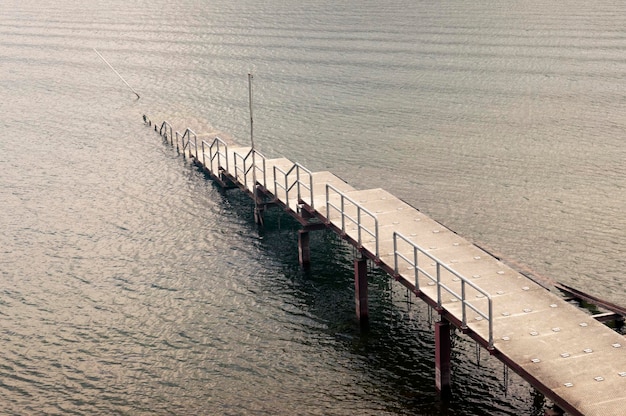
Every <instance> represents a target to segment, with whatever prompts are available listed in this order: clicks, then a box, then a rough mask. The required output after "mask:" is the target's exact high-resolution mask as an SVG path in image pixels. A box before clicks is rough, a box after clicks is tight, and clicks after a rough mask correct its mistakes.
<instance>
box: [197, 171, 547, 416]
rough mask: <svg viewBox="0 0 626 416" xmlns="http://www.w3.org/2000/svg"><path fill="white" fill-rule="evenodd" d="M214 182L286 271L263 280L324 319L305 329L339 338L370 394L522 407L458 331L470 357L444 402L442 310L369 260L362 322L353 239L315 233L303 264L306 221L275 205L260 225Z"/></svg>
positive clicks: (397, 404)
mask: <svg viewBox="0 0 626 416" xmlns="http://www.w3.org/2000/svg"><path fill="white" fill-rule="evenodd" d="M207 179H208V177H207ZM214 186H216V187H217V188H218V189H219V190H220V195H221V196H222V198H223V200H222V202H223V203H224V204H226V205H228V212H229V215H234V216H236V217H237V218H239V219H240V220H242V221H243V222H244V223H247V224H248V226H249V227H250V228H251V229H256V230H255V233H258V239H257V240H256V245H257V246H258V247H257V248H258V249H259V250H260V251H261V252H262V253H267V254H268V257H269V258H271V259H272V260H271V261H273V262H275V264H276V265H277V266H278V268H279V269H280V270H281V274H282V278H278V279H277V280H276V279H268V280H267V281H264V282H263V284H264V285H268V286H269V287H268V288H267V289H268V290H270V291H276V292H283V293H282V295H284V296H287V297H296V298H297V302H298V303H299V304H300V305H305V306H304V307H305V309H306V313H307V314H308V315H309V316H311V317H313V319H314V320H315V321H316V322H318V323H320V324H321V325H320V326H315V327H307V328H303V329H302V330H305V331H316V332H317V335H313V337H314V338H315V337H317V338H320V337H324V338H325V339H332V340H333V342H332V348H334V349H335V350H336V351H338V352H340V353H342V354H347V355H348V357H349V359H350V360H351V361H352V362H353V368H354V369H355V371H358V372H359V373H360V375H361V376H363V375H365V376H366V379H367V385H366V386H365V387H364V388H365V389H366V390H367V394H368V395H371V396H374V397H377V400H378V401H381V402H383V403H385V408H386V410H387V411H388V412H390V413H392V414H419V415H425V416H426V415H466V414H471V415H479V414H496V413H497V414H511V415H513V414H517V413H519V411H518V410H515V409H514V407H515V406H517V405H519V404H520V403H514V404H510V403H508V402H507V397H506V394H504V393H502V391H499V389H500V387H499V386H500V384H501V380H500V379H499V376H500V374H494V371H492V369H490V368H483V369H480V370H479V371H476V367H477V366H476V365H474V364H467V361H468V357H467V354H468V351H471V350H472V348H473V343H472V342H471V341H469V340H468V339H467V338H465V337H464V336H463V335H461V334H459V333H458V332H456V331H454V332H453V337H454V339H453V343H454V345H455V350H454V357H453V360H455V362H457V363H463V364H462V365H459V366H457V367H456V369H455V370H454V374H453V383H454V385H455V387H458V388H455V391H454V396H453V397H452V399H451V401H450V402H443V401H442V400H441V399H440V396H439V395H438V393H437V391H436V389H435V386H434V372H435V371H434V334H433V333H434V329H433V324H434V321H435V320H436V317H435V316H433V315H436V314H433V312H432V311H430V310H429V308H428V306H427V305H425V304H424V303H422V302H421V301H420V300H419V299H415V298H414V297H412V296H410V295H409V294H408V292H407V291H406V290H405V288H404V287H402V286H401V285H399V284H396V283H395V282H394V281H393V280H392V279H390V277H389V276H388V275H387V274H386V273H385V272H383V271H382V270H380V269H377V268H376V267H373V266H372V265H371V264H370V268H369V273H368V275H369V279H368V283H369V299H368V302H369V313H370V323H369V326H368V328H367V329H362V328H361V327H360V325H359V323H358V322H357V320H356V314H355V306H354V282H353V263H352V261H353V258H354V251H353V250H354V249H353V248H352V247H351V246H349V245H347V244H345V243H344V242H343V241H342V240H341V239H340V238H339V237H338V236H336V235H335V234H334V233H332V232H330V231H317V232H312V234H311V241H310V243H311V257H312V264H311V266H310V267H309V268H306V269H303V268H301V267H300V265H299V263H298V242H297V231H298V230H299V229H300V225H299V224H298V223H297V222H296V221H295V220H294V219H293V218H291V217H290V216H288V215H285V214H284V212H282V210H280V209H277V208H273V209H269V210H267V211H266V212H265V217H264V226H263V227H257V226H256V225H255V224H254V221H253V209H254V207H253V204H252V201H251V200H250V198H249V197H248V196H247V195H245V194H244V193H243V192H240V191H239V190H237V189H232V190H222V189H221V188H219V185H217V184H215V183H214ZM272 286H273V287H272ZM485 354H486V353H485ZM454 365H455V364H454V363H453V366H454ZM477 396H478V397H477ZM532 408H534V409H535V410H533V411H531V413H532V414H539V413H538V412H540V411H541V409H542V408H543V403H539V402H538V401H537V400H536V398H535V399H533V405H532ZM494 412H495V413H494Z"/></svg>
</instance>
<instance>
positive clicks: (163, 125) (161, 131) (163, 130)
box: [155, 121, 174, 145]
mask: <svg viewBox="0 0 626 416" xmlns="http://www.w3.org/2000/svg"><path fill="white" fill-rule="evenodd" d="M155 127H156V126H155ZM168 131H169V133H170V134H169V136H168V134H167V132H168ZM159 134H160V135H161V137H163V138H164V139H165V140H167V139H168V138H169V139H170V144H171V145H174V135H173V134H172V126H171V124H170V123H168V122H167V121H164V122H163V123H161V128H160V129H159Z"/></svg>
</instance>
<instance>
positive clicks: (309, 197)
mask: <svg viewBox="0 0 626 416" xmlns="http://www.w3.org/2000/svg"><path fill="white" fill-rule="evenodd" d="M146 120H147V118H145V116H144V121H146ZM147 123H150V122H149V121H147ZM154 128H155V130H156V131H158V132H159V134H160V135H161V136H162V137H163V138H165V139H166V140H167V141H169V142H170V143H171V144H172V145H176V146H177V148H178V149H179V151H181V152H182V153H184V154H185V156H186V157H188V158H191V159H192V160H193V161H194V162H195V163H196V164H197V165H198V166H199V167H201V168H202V169H203V170H205V171H206V172H207V173H208V174H210V175H211V177H212V178H213V179H215V180H216V181H217V182H218V183H220V184H221V185H222V186H224V187H238V188H240V189H242V190H243V191H244V192H246V193H247V194H248V195H250V196H251V197H252V198H253V199H254V200H255V206H256V210H255V212H256V213H257V215H258V216H259V217H260V218H259V219H262V211H263V209H265V208H266V207H268V206H270V205H274V206H279V207H282V209H284V210H285V211H286V212H288V213H289V214H290V215H292V216H293V217H294V218H296V219H297V220H298V221H299V222H300V223H301V224H302V225H303V230H304V231H305V233H306V231H308V230H315V229H322V228H323V229H330V230H332V231H334V232H336V233H337V234H338V235H340V236H341V237H342V238H343V239H344V240H346V241H347V242H349V243H350V244H352V245H353V246H354V247H355V248H356V249H357V250H358V252H359V253H360V255H361V256H362V258H367V259H369V260H371V261H373V262H375V263H376V264H377V265H378V266H379V267H380V268H382V269H383V270H385V271H386V272H387V273H389V274H390V275H391V276H393V277H394V278H395V279H396V280H397V281H399V282H400V283H402V284H403V285H404V286H406V287H407V288H408V289H409V290H411V291H412V293H414V294H415V295H416V296H418V297H420V298H421V299H422V300H423V301H425V302H426V303H428V304H429V305H430V306H432V307H433V308H435V309H436V310H437V311H438V313H439V315H440V319H441V323H443V324H444V327H443V329H444V330H443V331H440V327H436V331H440V332H441V333H443V334H444V336H445V334H446V331H445V324H447V323H450V324H452V325H454V326H456V327H458V328H460V330H462V331H463V332H464V333H465V334H467V335H468V336H469V337H471V338H472V339H474V340H475V341H476V342H478V343H479V344H480V345H481V346H482V347H484V348H486V349H487V350H488V351H489V352H490V354H492V355H493V356H495V357H497V358H498V359H499V360H501V361H502V362H503V363H505V364H506V365H507V366H509V368H511V369H513V370H514V371H515V372H516V373H517V374H519V375H520V376H521V377H523V378H524V379H525V380H526V381H528V382H529V383H530V384H531V385H532V386H534V387H535V388H536V389H537V390H539V391H540V392H541V393H543V394H544V395H545V396H546V397H548V398H549V399H550V400H552V401H553V402H554V403H555V404H557V405H558V406H559V407H560V408H561V409H563V410H564V411H566V412H567V413H568V414H571V415H586V416H623V415H625V414H626V341H625V339H624V336H622V335H620V334H618V333H617V332H615V331H613V330H611V329H610V328H608V327H607V326H605V325H603V324H602V323H600V322H598V321H596V320H595V319H594V318H593V317H592V316H591V315H589V314H588V313H586V312H584V311H582V310H580V309H578V308H577V307H576V306H574V305H571V304H570V303H568V302H567V301H565V300H564V299H563V298H562V297H560V296H558V295H556V294H554V293H552V292H550V291H549V290H546V289H545V288H544V287H543V286H541V285H539V284H537V283H535V282H534V281H533V280H531V279H529V278H528V277H526V276H525V275H523V274H521V273H519V272H517V271H516V270H514V269H512V268H511V267H509V266H507V265H506V264H504V263H503V262H502V261H500V260H499V259H498V258H496V257H494V256H493V255H491V254H490V253H488V252H486V251H484V250H483V249H481V248H479V247H478V246H476V245H474V244H472V243H470V242H469V241H467V240H466V239H464V238H463V237H461V236H459V235H458V234H456V233H455V232H453V231H452V230H450V229H448V228H446V227H445V226H443V225H442V224H440V223H438V222H436V221H435V220H433V219H431V218H429V217H428V216H426V215H424V214H423V213H422V212H420V211H419V210H418V209H416V208H414V207H412V206H411V205H409V204H407V203H406V202H404V201H402V200H400V199H398V198H396V197H395V196H393V195H392V194H390V193H389V192H387V191H385V190H384V189H379V188H377V189H368V190H358V189H355V188H353V187H352V186H351V185H349V184H348V183H346V182H345V181H343V180H342V179H341V178H339V177H337V176H335V175H334V174H332V173H330V172H326V171H323V172H311V171H309V170H308V169H306V168H305V167H304V166H302V165H300V164H298V163H294V162H292V161H290V160H288V159H286V158H274V159H271V158H267V157H265V156H264V155H263V154H261V153H260V152H258V151H256V150H253V149H251V148H250V147H245V146H237V145H234V144H233V143H226V142H225V141H223V140H222V139H220V138H219V137H205V138H202V137H201V136H200V135H197V134H196V133H194V132H193V130H190V129H187V130H185V131H184V133H182V134H181V133H179V132H178V131H175V130H174V129H173V127H172V126H171V125H170V124H169V123H167V122H163V123H162V124H161V125H160V126H157V125H155V126H154ZM300 249H301V251H303V250H304V251H306V250H308V242H307V244H306V245H305V246H303V247H300ZM305 258H307V259H308V255H307V256H305ZM301 259H302V257H301ZM356 270H357V262H356V261H355V282H356V281H357V276H356V275H357V271H356ZM365 287H366V282H365ZM365 290H366V289H365ZM357 291H358V288H357ZM359 297H360V300H361V301H362V302H363V301H364V302H365V305H366V300H367V299H366V293H365V294H363V293H360V294H358V293H357V313H358V312H359V309H358V308H359V305H358V303H359ZM361 312H362V313H364V314H365V318H366V314H367V310H366V308H365V309H363V308H362V309H361ZM435 339H436V343H437V345H436V354H437V360H436V362H437V378H438V379H437V385H438V388H440V389H445V388H446V386H447V383H449V374H446V373H449V371H450V370H449V363H446V360H449V355H450V354H449V351H446V348H449V346H448V347H446V345H447V344H449V343H446V340H445V339H441V338H440V337H439V334H438V333H436V337H435ZM441 357H443V358H441ZM446 357H447V358H446Z"/></svg>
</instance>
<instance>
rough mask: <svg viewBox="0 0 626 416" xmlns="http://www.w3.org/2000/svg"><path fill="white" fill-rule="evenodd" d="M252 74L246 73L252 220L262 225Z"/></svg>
mask: <svg viewBox="0 0 626 416" xmlns="http://www.w3.org/2000/svg"><path fill="white" fill-rule="evenodd" d="M252 78H254V77H253V76H252V74H248V103H249V106H250V146H251V147H252V149H251V150H250V152H251V154H252V183H253V186H252V189H253V190H252V200H253V201H254V222H256V223H257V224H259V225H263V211H262V208H261V206H260V205H259V193H260V190H259V189H258V187H257V182H256V157H255V153H256V150H255V148H254V117H253V113H252Z"/></svg>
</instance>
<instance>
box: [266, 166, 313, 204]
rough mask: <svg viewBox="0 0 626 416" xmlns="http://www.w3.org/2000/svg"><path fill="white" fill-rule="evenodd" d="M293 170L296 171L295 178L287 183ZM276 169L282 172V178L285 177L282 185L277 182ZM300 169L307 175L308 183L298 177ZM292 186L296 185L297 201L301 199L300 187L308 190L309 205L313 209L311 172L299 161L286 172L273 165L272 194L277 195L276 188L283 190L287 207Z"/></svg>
mask: <svg viewBox="0 0 626 416" xmlns="http://www.w3.org/2000/svg"><path fill="white" fill-rule="evenodd" d="M294 170H295V172H296V180H295V181H293V183H292V184H289V175H291V173H292V172H293V171H294ZM277 171H278V172H280V173H282V174H283V178H284V179H285V180H284V185H283V184H282V183H279V182H278V175H277V174H276V172H277ZM300 171H302V172H304V173H305V174H306V175H308V178H309V183H308V184H306V183H305V182H304V181H302V180H301V179H300V176H301V175H300ZM294 187H296V190H297V192H298V201H301V200H302V191H301V188H304V189H307V190H308V191H309V196H310V198H311V203H310V205H309V206H310V207H311V208H313V209H315V206H314V202H313V173H312V172H311V171H310V170H308V169H307V168H305V167H304V166H302V165H301V164H299V163H294V164H293V166H292V167H291V168H290V169H289V170H288V171H286V172H285V171H284V170H282V169H281V168H279V167H278V166H274V196H277V192H278V188H280V189H282V190H283V191H285V204H286V205H287V208H289V191H291V190H292V189H293V188H294Z"/></svg>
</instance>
